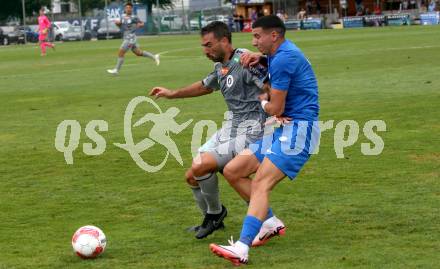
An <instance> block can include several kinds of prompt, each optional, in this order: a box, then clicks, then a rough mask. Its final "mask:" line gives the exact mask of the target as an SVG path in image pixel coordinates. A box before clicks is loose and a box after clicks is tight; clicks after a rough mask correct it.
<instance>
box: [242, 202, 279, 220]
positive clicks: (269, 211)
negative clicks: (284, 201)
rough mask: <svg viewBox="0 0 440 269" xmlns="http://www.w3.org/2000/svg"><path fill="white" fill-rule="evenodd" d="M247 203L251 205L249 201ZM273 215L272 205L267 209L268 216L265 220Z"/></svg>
mask: <svg viewBox="0 0 440 269" xmlns="http://www.w3.org/2000/svg"><path fill="white" fill-rule="evenodd" d="M246 204H247V205H248V206H249V202H246ZM272 217H273V211H272V207H269V210H267V216H266V219H265V220H267V219H270V218H272Z"/></svg>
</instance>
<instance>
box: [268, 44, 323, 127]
mask: <svg viewBox="0 0 440 269" xmlns="http://www.w3.org/2000/svg"><path fill="white" fill-rule="evenodd" d="M268 60H269V79H270V84H271V87H272V88H273V89H276V90H282V91H288V92H287V96H286V104H285V108H284V113H283V116H285V117H290V118H292V119H293V120H307V121H316V120H318V114H319V102H318V83H317V82H316V77H315V74H314V72H313V69H312V66H311V64H310V62H309V61H308V60H307V58H306V57H305V56H304V54H303V53H302V51H301V50H300V49H299V48H298V47H297V46H295V44H293V43H292V42H291V41H289V40H285V41H284V42H283V43H282V44H281V45H280V46H279V47H278V49H277V51H276V52H275V54H274V55H272V56H270V57H269V59H268Z"/></svg>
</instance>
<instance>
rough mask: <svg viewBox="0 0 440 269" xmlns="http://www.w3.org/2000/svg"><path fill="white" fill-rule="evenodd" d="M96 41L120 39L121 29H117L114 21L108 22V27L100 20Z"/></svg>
mask: <svg viewBox="0 0 440 269" xmlns="http://www.w3.org/2000/svg"><path fill="white" fill-rule="evenodd" d="M107 31H108V38H107ZM96 38H98V40H103V39H115V38H122V32H121V28H119V27H118V26H117V25H116V24H115V22H114V21H108V27H107V24H106V21H105V20H101V22H100V23H99V28H98V31H97V36H96Z"/></svg>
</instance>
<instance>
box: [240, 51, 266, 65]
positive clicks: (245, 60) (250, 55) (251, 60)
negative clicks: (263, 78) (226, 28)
mask: <svg viewBox="0 0 440 269" xmlns="http://www.w3.org/2000/svg"><path fill="white" fill-rule="evenodd" d="M260 56H261V54H260V53H257V52H244V53H243V54H242V55H241V56H240V62H241V64H242V65H243V66H244V67H249V66H254V65H256V64H257V63H258V62H259V61H260Z"/></svg>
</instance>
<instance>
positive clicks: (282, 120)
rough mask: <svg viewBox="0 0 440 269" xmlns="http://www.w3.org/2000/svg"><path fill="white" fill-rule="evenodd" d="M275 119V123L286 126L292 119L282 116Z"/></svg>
mask: <svg viewBox="0 0 440 269" xmlns="http://www.w3.org/2000/svg"><path fill="white" fill-rule="evenodd" d="M275 119H276V121H277V122H278V123H279V124H287V123H289V122H290V121H291V120H292V118H289V117H282V116H280V117H275Z"/></svg>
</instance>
